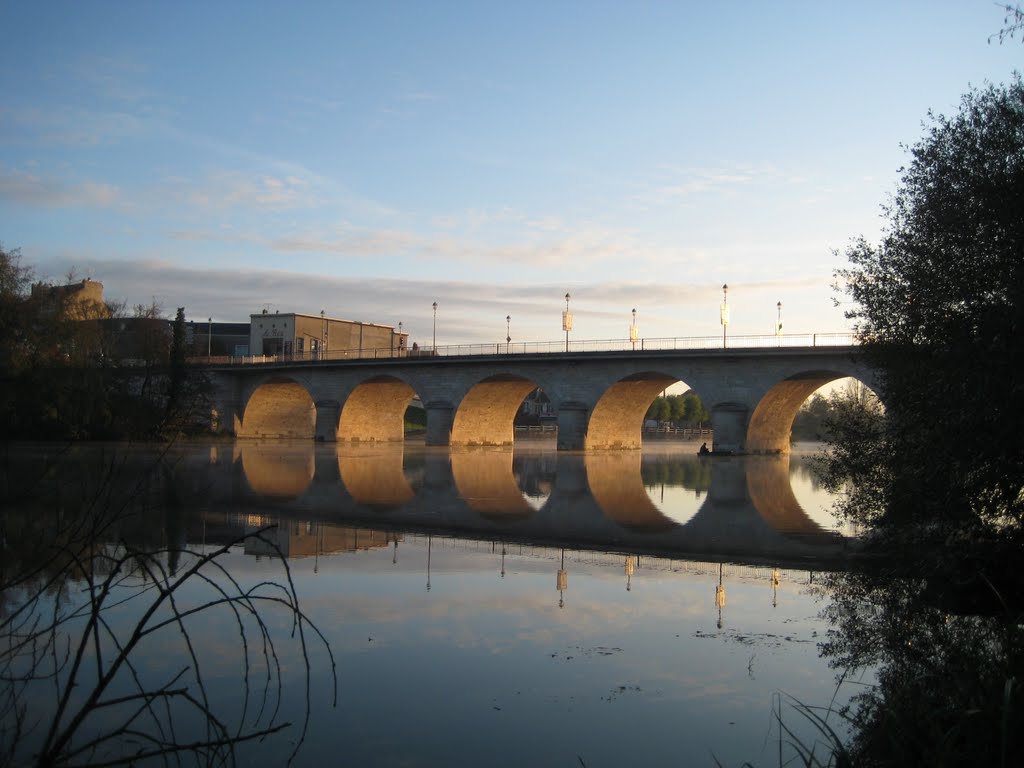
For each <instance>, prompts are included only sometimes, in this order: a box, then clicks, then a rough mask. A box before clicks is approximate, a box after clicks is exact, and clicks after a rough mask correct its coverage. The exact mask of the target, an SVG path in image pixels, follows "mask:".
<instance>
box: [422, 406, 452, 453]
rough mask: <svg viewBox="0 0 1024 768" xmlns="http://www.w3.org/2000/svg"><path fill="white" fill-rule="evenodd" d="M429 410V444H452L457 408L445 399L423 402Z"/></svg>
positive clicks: (424, 407) (426, 409) (427, 410)
mask: <svg viewBox="0 0 1024 768" xmlns="http://www.w3.org/2000/svg"><path fill="white" fill-rule="evenodd" d="M423 409H424V410H425V411H426V412H427V445H451V442H452V424H453V423H454V420H455V419H454V412H455V409H454V408H453V407H452V404H451V403H449V402H447V401H444V400H433V401H431V402H429V403H424V404H423Z"/></svg>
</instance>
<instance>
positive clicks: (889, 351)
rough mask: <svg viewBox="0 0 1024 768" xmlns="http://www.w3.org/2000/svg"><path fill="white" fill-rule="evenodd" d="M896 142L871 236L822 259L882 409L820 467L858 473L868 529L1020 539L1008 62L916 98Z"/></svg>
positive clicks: (1012, 88) (1020, 149) (1020, 122)
mask: <svg viewBox="0 0 1024 768" xmlns="http://www.w3.org/2000/svg"><path fill="white" fill-rule="evenodd" d="M909 153H910V163H909V165H908V166H907V167H905V168H903V169H901V173H902V174H903V175H902V179H901V183H900V186H899V188H898V191H897V192H896V194H895V196H894V198H893V199H892V201H891V202H890V203H889V204H888V205H887V206H885V207H884V208H883V213H884V216H885V218H886V219H887V226H886V229H885V231H884V233H883V237H882V239H881V242H880V243H879V244H878V245H877V246H875V245H871V244H869V243H868V242H866V241H865V240H864V239H863V238H861V239H857V240H855V241H854V242H853V243H852V244H851V245H850V247H849V248H848V249H847V251H846V256H847V257H848V259H849V262H850V265H851V266H850V267H849V268H848V269H844V270H840V271H838V272H837V278H838V281H837V285H838V287H839V288H840V289H841V290H844V291H845V292H847V293H849V295H850V296H851V297H852V299H853V302H854V305H855V309H853V310H852V311H850V312H848V313H847V316H848V317H849V318H851V319H853V320H854V321H855V329H856V332H857V334H858V336H859V338H860V340H861V341H862V343H863V345H864V351H865V353H866V354H867V355H868V359H869V360H870V361H871V362H872V363H873V364H874V365H875V366H876V368H877V369H878V370H879V372H880V377H881V397H882V400H883V402H884V404H885V408H886V418H885V419H884V421H883V422H882V425H881V426H880V427H879V426H878V424H877V422H872V423H873V424H874V426H872V427H871V429H869V430H868V431H867V432H865V431H863V430H858V429H856V428H855V429H854V430H853V433H854V434H855V435H858V436H859V437H856V438H854V437H850V436H848V437H849V438H850V439H852V440H855V439H861V440H870V441H872V442H871V445H870V448H871V450H870V452H868V453H865V452H863V451H856V450H848V449H849V444H847V445H846V449H843V445H842V438H840V440H839V443H840V450H839V451H834V452H833V453H832V454H831V459H832V461H831V463H830V464H829V480H830V482H831V483H833V484H837V483H839V482H841V481H842V480H843V479H845V478H852V479H854V480H856V481H864V482H866V483H868V484H870V485H873V486H874V488H875V492H873V493H872V494H857V495H854V496H853V497H851V500H850V501H848V503H847V505H846V507H845V509H844V511H845V512H846V513H847V514H848V515H849V516H850V517H852V518H854V519H855V520H858V521H862V522H869V523H872V524H874V525H875V526H876V527H877V528H878V529H886V530H888V531H889V532H890V533H895V532H897V531H899V530H901V529H902V530H904V531H909V530H911V529H912V530H913V531H914V535H915V536H920V535H922V534H923V533H927V535H928V536H929V537H930V538H931V539H932V540H934V541H941V542H948V541H956V542H963V541H970V542H974V543H978V542H982V541H989V542H998V543H999V544H1000V545H1003V546H1006V545H1012V546H1014V547H1016V546H1019V543H1020V542H1021V541H1022V540H1024V382H1022V379H1021V378H1020V377H1019V374H1018V372H1019V371H1020V370H1021V367H1022V363H1024V347H1022V345H1021V343H1020V338H1021V333H1022V332H1024V85H1022V83H1021V79H1020V76H1019V75H1017V76H1015V77H1014V78H1013V80H1012V81H1011V82H1010V84H1009V85H1008V86H998V87H997V86H991V85H990V86H987V87H985V88H982V89H978V90H973V91H971V92H970V93H968V94H967V95H965V96H964V97H963V100H962V103H961V106H960V110H959V112H958V113H957V114H955V115H954V116H952V117H945V116H943V115H935V114H932V113H929V115H928V123H927V124H926V132H925V136H924V138H923V139H921V140H920V141H919V142H918V143H917V144H915V145H914V146H912V147H911V148H910V149H909ZM964 403H971V404H974V405H976V407H975V408H963V407H961V406H962V404H964ZM872 430H874V431H873V432H872ZM865 435H866V436H867V437H865ZM863 447H867V446H863ZM950 537H953V538H952V539H951V538H950ZM986 578H987V577H986Z"/></svg>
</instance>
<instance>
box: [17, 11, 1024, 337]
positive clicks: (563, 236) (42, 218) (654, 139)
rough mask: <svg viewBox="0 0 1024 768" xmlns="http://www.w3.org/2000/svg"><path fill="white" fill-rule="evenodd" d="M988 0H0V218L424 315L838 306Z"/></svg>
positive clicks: (145, 292)
mask: <svg viewBox="0 0 1024 768" xmlns="http://www.w3.org/2000/svg"><path fill="white" fill-rule="evenodd" d="M1003 17H1004V13H1003V11H1002V10H1001V9H1000V8H999V7H998V6H997V5H996V4H993V3H992V2H990V1H989V0H957V1H956V2H954V1H952V0H949V1H945V0H931V1H929V2H895V1H893V2H863V3H850V2H843V3H837V2H828V1H827V0H817V1H809V2H733V3H713V2H699V3H698V2H675V3H670V2H658V3H641V2H628V3H627V2H620V3H607V2H531V1H529V0H524V1H523V2H516V3H492V2H473V3H470V2H430V3H427V2H404V3H389V2H372V3H371V2H359V3H355V2H349V3H343V2H305V3H303V2H289V3H262V2H244V3H228V2H214V3H205V2H204V3H199V2H181V3H157V2H131V3H129V2H120V3H104V2H88V3H80V2H68V3H59V2H52V3H29V2H7V3H4V4H2V5H0V28H2V29H3V30H4V38H5V42H4V45H3V47H2V48H0V241H2V242H3V244H4V245H5V247H7V248H21V251H22V255H23V258H24V260H25V261H26V262H27V263H30V264H32V265H34V267H35V269H36V273H37V276H38V277H40V278H43V279H47V280H50V281H61V280H62V278H63V276H64V275H65V274H67V273H68V271H69V270H70V269H72V268H74V269H75V270H76V271H77V273H78V274H79V275H81V276H91V277H93V278H94V279H97V280H100V281H102V282H103V284H104V287H105V294H106V296H107V297H108V298H112V299H123V300H126V301H128V302H129V304H135V303H145V304H148V303H149V302H150V301H151V300H153V299H155V300H156V301H158V302H160V303H161V304H162V305H163V306H164V308H165V310H166V312H167V314H169V315H173V313H174V308H175V307H178V306H184V307H185V308H186V315H187V316H188V317H189V318H190V319H196V320H199V319H205V318H206V317H208V316H211V315H212V316H213V318H214V319H215V320H223V321H244V320H247V318H248V315H249V314H250V313H254V312H259V311H260V310H261V309H262V308H264V307H267V308H269V309H270V310H271V311H274V310H279V311H282V312H288V311H299V312H309V313H314V314H315V313H319V311H320V310H321V309H325V310H326V311H327V312H328V314H331V315H333V316H336V317H342V318H348V319H357V320H364V321H369V322H380V323H385V324H389V325H397V323H398V322H399V321H402V322H403V327H404V329H405V330H406V331H408V332H410V334H411V338H412V340H419V341H420V343H423V342H426V343H429V340H430V333H431V319H432V317H431V315H432V312H431V306H430V305H431V303H432V302H434V301H437V302H438V305H439V309H438V315H437V328H438V330H437V334H438V344H446V343H457V342H463V343H465V342H469V343H471V342H490V341H498V340H503V339H504V336H505V332H506V326H505V316H506V315H511V317H512V322H511V335H512V337H513V339H514V340H515V341H547V340H556V339H559V338H561V336H562V334H561V317H560V313H561V310H562V309H564V304H565V302H564V299H563V296H564V295H565V293H566V292H567V291H568V292H569V293H571V294H572V302H571V303H572V310H573V311H574V314H575V329H574V333H573V338H578V339H584V338H586V339H610V338H625V337H626V336H627V335H628V325H629V322H630V319H631V316H630V310H631V309H633V308H634V307H635V308H636V309H637V322H638V325H639V326H640V334H641V336H645V337H671V336H714V335H717V334H719V333H720V332H721V327H720V326H719V324H718V304H719V302H720V301H721V297H722V291H721V286H722V284H723V283H728V284H729V287H730V290H729V303H730V307H731V325H730V328H729V333H730V335H746V334H768V333H772V331H773V325H774V322H775V318H776V302H778V301H781V302H782V303H783V320H784V325H785V330H786V332H787V333H811V332H819V333H826V332H835V331H844V330H846V329H847V327H848V324H847V321H846V320H845V319H844V318H843V312H842V307H841V306H840V307H838V308H837V307H835V306H834V301H833V300H834V299H835V298H837V297H838V296H837V294H835V293H834V291H833V290H832V289H831V284H832V282H833V277H832V275H833V271H834V270H835V269H836V268H839V267H842V266H843V263H844V260H843V258H842V256H841V255H840V256H836V255H834V254H833V250H834V249H839V250H840V251H841V250H842V249H843V248H845V246H846V244H847V243H848V242H849V240H850V238H851V237H853V236H856V235H860V234H863V235H865V236H866V237H868V238H869V239H877V237H878V234H879V231H880V227H881V224H882V220H881V218H880V206H881V205H882V204H883V203H884V202H885V200H886V199H887V196H888V195H890V194H891V193H892V192H893V190H894V189H895V185H896V183H897V181H898V178H899V168H900V166H901V165H902V164H903V163H904V161H905V159H906V154H905V152H904V150H903V149H902V148H901V144H911V143H913V142H915V141H916V140H917V139H918V138H919V137H920V136H921V135H922V121H924V120H925V118H926V115H927V112H928V110H929V109H933V110H934V111H936V112H939V113H947V114H948V113H951V112H953V111H955V110H956V108H957V104H958V103H959V100H960V96H961V95H962V94H963V93H964V92H965V91H966V90H967V89H968V88H969V87H970V86H971V85H982V84H984V83H985V82H986V81H990V82H1004V81H1006V80H1008V78H1009V77H1010V74H1011V73H1012V72H1013V71H1014V69H1015V68H1020V66H1021V63H1022V61H1024V45H1021V43H1020V42H1019V40H1017V41H1009V42H1007V43H1004V44H1002V45H999V44H998V42H995V41H993V42H991V43H990V42H989V37H990V36H991V35H993V34H995V33H997V32H998V31H999V29H1000V28H1001V27H1002V26H1003Z"/></svg>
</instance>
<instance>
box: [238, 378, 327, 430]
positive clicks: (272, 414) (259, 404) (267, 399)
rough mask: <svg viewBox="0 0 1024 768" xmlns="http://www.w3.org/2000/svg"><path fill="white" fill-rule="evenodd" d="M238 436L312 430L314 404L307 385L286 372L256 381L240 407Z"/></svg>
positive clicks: (314, 416)
mask: <svg viewBox="0 0 1024 768" xmlns="http://www.w3.org/2000/svg"><path fill="white" fill-rule="evenodd" d="M242 414H243V415H242V420H241V425H240V427H239V429H238V434H237V436H238V437H248V438H254V437H270V438H302V439H307V440H311V439H313V435H314V434H315V430H316V405H315V403H314V402H313V398H312V397H311V396H310V393H309V389H308V388H307V387H306V386H304V385H303V384H302V383H300V382H299V381H298V380H297V379H295V378H293V377H290V376H283V375H277V376H271V377H269V378H267V379H264V380H263V381H261V382H259V383H258V384H256V386H255V387H254V388H253V390H252V392H251V394H250V395H249V397H248V399H247V400H246V401H244V403H243V408H242Z"/></svg>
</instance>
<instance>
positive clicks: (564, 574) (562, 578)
mask: <svg viewBox="0 0 1024 768" xmlns="http://www.w3.org/2000/svg"><path fill="white" fill-rule="evenodd" d="M568 588H569V572H568V571H567V570H565V549H563V550H562V560H561V564H560V565H559V567H558V583H557V589H558V607H559V608H563V607H564V606H565V591H566V590H567V589H568Z"/></svg>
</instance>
